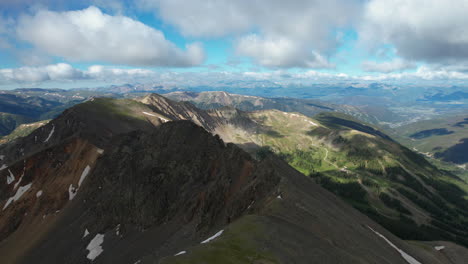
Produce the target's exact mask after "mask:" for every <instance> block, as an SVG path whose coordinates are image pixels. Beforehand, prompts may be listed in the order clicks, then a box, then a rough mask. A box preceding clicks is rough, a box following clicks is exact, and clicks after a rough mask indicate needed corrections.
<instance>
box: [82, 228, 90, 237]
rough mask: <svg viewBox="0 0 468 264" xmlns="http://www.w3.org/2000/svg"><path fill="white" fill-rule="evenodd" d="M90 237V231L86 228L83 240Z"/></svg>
mask: <svg viewBox="0 0 468 264" xmlns="http://www.w3.org/2000/svg"><path fill="white" fill-rule="evenodd" d="M88 235H89V231H88V229H87V228H86V229H85V231H84V235H83V238H85V237H87V236H88Z"/></svg>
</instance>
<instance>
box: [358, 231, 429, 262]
mask: <svg viewBox="0 0 468 264" xmlns="http://www.w3.org/2000/svg"><path fill="white" fill-rule="evenodd" d="M367 227H368V228H369V229H370V230H372V232H374V233H375V234H376V235H378V236H379V237H381V238H383V240H385V242H387V243H388V244H389V245H390V246H391V247H392V248H394V249H395V250H396V251H398V253H400V255H401V256H402V257H403V258H404V259H405V260H406V262H408V263H410V264H421V262H419V261H417V260H416V259H415V258H413V257H412V256H410V255H408V254H407V253H406V252H404V251H403V250H401V249H399V248H398V247H397V246H395V244H393V243H392V242H391V241H390V240H388V239H387V238H386V237H385V236H384V235H382V234H380V233H379V232H377V231H375V230H374V229H372V227H370V226H367Z"/></svg>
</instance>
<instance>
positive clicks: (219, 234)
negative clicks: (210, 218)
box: [200, 230, 224, 244]
mask: <svg viewBox="0 0 468 264" xmlns="http://www.w3.org/2000/svg"><path fill="white" fill-rule="evenodd" d="M223 231H224V230H221V231H219V232H218V233H216V234H214V236H212V237H210V238H208V239H207V240H204V241H202V242H201V243H200V244H205V243H208V242H210V241H211V240H214V239H215V238H217V237H219V236H221V234H222V233H223Z"/></svg>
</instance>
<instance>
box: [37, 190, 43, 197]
mask: <svg viewBox="0 0 468 264" xmlns="http://www.w3.org/2000/svg"><path fill="white" fill-rule="evenodd" d="M41 195H42V190H40V191H38V192H37V193H36V197H37V198H39V197H41Z"/></svg>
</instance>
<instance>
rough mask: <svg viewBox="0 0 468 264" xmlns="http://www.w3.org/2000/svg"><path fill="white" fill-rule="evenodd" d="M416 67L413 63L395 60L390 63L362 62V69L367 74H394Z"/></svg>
mask: <svg viewBox="0 0 468 264" xmlns="http://www.w3.org/2000/svg"><path fill="white" fill-rule="evenodd" d="M415 67H416V65H415V64H414V63H411V62H408V61H405V60H402V59H399V58H396V59H393V60H391V61H384V62H375V61H364V62H363V63H362V68H363V69H364V70H365V71H368V72H383V73H389V72H396V71H403V70H409V69H414V68H415Z"/></svg>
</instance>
